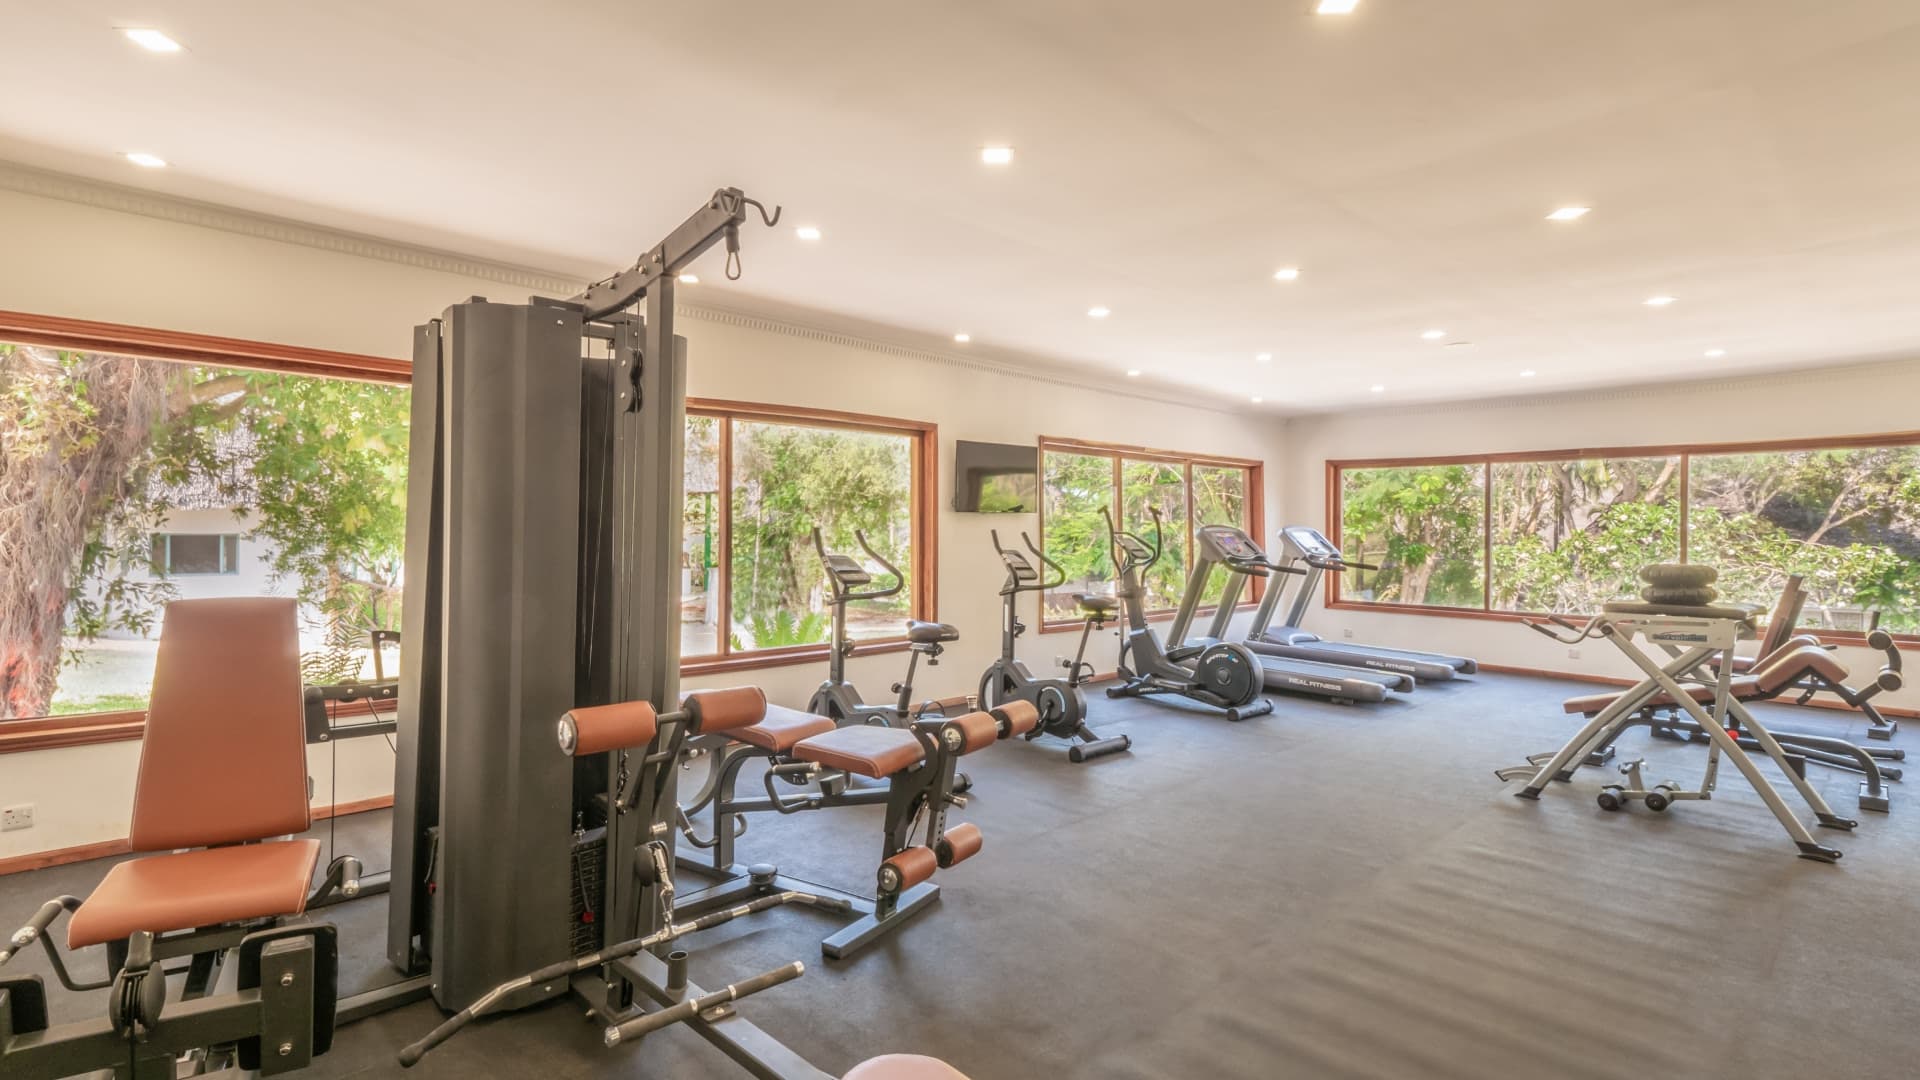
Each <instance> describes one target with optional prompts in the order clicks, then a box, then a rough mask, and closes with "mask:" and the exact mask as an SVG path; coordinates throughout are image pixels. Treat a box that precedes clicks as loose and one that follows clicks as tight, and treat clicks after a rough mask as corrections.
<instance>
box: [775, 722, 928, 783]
mask: <svg viewBox="0 0 1920 1080" xmlns="http://www.w3.org/2000/svg"><path fill="white" fill-rule="evenodd" d="M793 756H794V757H797V758H799V759H800V760H802V761H811V762H815V763H817V764H820V765H825V766H826V767H828V768H829V769H844V770H846V771H847V772H850V773H858V774H860V775H861V776H871V777H873V778H874V779H876V780H877V779H879V778H881V777H885V776H892V775H893V774H894V773H897V772H899V771H900V770H902V769H907V768H911V767H913V766H915V765H918V764H919V763H920V759H921V758H922V757H924V756H925V754H924V752H923V751H922V750H921V749H920V740H919V739H917V738H915V737H914V734H913V732H911V731H905V730H902V729H900V728H890V727H875V726H862V727H843V728H837V729H835V730H833V731H829V732H825V733H824V734H820V735H815V736H813V737H812V738H809V739H802V740H801V741H800V742H798V743H796V744H795V745H794V747H793Z"/></svg>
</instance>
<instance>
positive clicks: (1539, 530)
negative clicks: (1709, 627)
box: [1328, 436, 1920, 638]
mask: <svg viewBox="0 0 1920 1080" xmlns="http://www.w3.org/2000/svg"><path fill="white" fill-rule="evenodd" d="M1916 443H1920V438H1916V437H1912V436H1883V437H1878V438H1872V439H1848V440H1845V441H1844V442H1841V441H1837V440H1836V441H1835V442H1834V443H1829V444H1826V445H1821V444H1817V443H1816V444H1767V445H1759V446H1755V445H1740V446H1725V447H1722V446H1692V447H1678V448H1660V449H1658V450H1639V449H1627V448H1623V449H1619V450H1606V451H1585V452H1582V453H1580V454H1578V455H1571V454H1568V455H1561V454H1550V453H1548V454H1526V455H1518V454H1504V455H1490V456H1486V457H1482V458H1475V459H1446V460H1439V461H1424V462H1423V461H1397V462H1330V463H1329V478H1328V479H1329V483H1330V484H1331V485H1332V490H1333V491H1334V492H1335V493H1336V495H1337V498H1338V506H1337V513H1336V514H1335V521H1334V522H1333V523H1332V524H1333V525H1334V526H1335V527H1337V529H1338V530H1339V531H1338V541H1339V543H1340V545H1341V549H1342V550H1343V551H1345V552H1346V553H1347V554H1348V555H1349V556H1351V557H1353V558H1355V559H1358V560H1361V561H1365V562H1372V563H1378V564H1380V565H1381V567H1382V569H1381V570H1380V571H1378V572H1377V573H1363V572H1361V571H1350V572H1349V573H1348V574H1347V575H1346V576H1345V578H1344V580H1340V581H1337V582H1332V583H1330V589H1331V590H1332V592H1331V594H1330V597H1329V598H1330V600H1331V601H1332V602H1334V603H1346V604H1357V603H1364V604H1378V605H1386V606H1399V607H1406V608H1443V609H1454V610H1460V609H1464V610H1467V611H1476V610H1477V611H1482V612H1488V613H1499V614H1516V613H1523V614H1558V615H1577V614H1583V613H1590V612H1592V611H1594V610H1596V609H1597V608H1598V607H1599V606H1600V605H1601V604H1602V603H1604V602H1605V601H1607V600H1609V599H1612V598H1614V597H1617V596H1622V595H1628V594H1631V593H1632V592H1634V591H1636V590H1637V589H1638V587H1639V584H1638V581H1637V579H1636V574H1637V573H1638V571H1639V569H1640V567H1642V566H1644V565H1646V564H1648V563H1653V562H1672V561H1679V560H1684V561H1688V562H1695V563H1704V564H1710V565H1712V566H1715V567H1718V568H1719V570H1720V580H1719V586H1718V587H1719V589H1720V593H1721V596H1722V597H1724V598H1726V599H1728V600H1732V601H1738V602H1744V603H1753V604H1762V605H1767V604H1771V603H1773V602H1774V601H1775V600H1776V599H1777V598H1778V595H1779V592H1780V590H1781V589H1782V588H1784V587H1785V584H1786V581H1787V579H1788V578H1789V577H1790V576H1793V575H1800V576H1802V577H1803V578H1804V579H1805V582H1806V586H1807V588H1808V590H1809V592H1810V596H1809V601H1808V604H1807V607H1806V611H1805V613H1804V614H1803V616H1802V625H1803V626H1805V627H1808V628H1809V629H1816V630H1821V631H1825V632H1831V633H1835V634H1836V636H1838V637H1840V638H1844V637H1846V636H1847V635H1848V634H1850V633H1858V632H1860V631H1863V630H1864V629H1866V628H1867V626H1868V624H1869V623H1870V621H1871V620H1872V619H1873V618H1875V617H1876V616H1878V617H1879V619H1880V621H1881V625H1882V626H1884V627H1886V628H1887V629H1888V630H1890V631H1893V632H1894V633H1896V634H1899V635H1903V636H1912V635H1916V634H1920V445H1916Z"/></svg>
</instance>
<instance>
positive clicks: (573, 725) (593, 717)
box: [559, 701, 660, 757]
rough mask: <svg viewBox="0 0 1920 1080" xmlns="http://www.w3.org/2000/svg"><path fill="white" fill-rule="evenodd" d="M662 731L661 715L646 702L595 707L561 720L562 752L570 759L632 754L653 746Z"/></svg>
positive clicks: (570, 713)
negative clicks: (623, 752) (622, 752)
mask: <svg viewBox="0 0 1920 1080" xmlns="http://www.w3.org/2000/svg"><path fill="white" fill-rule="evenodd" d="M659 731H660V717H659V714H657V713H655V712H654V711H653V706H652V705H649V704H648V703H646V702H644V701H623V702H621V703H620V704H618V705H592V706H588V707H586V708H581V709H571V710H568V712H567V714H566V715H565V716H562V717H561V718H560V732H559V735H560V749H561V751H562V752H563V753H565V754H566V755H567V756H568V757H587V756H589V755H592V754H604V753H607V752H608V751H612V750H628V749H631V748H633V747H636V746H645V745H647V744H648V743H650V742H652V741H653V737H654V736H655V735H656V734H658V733H659Z"/></svg>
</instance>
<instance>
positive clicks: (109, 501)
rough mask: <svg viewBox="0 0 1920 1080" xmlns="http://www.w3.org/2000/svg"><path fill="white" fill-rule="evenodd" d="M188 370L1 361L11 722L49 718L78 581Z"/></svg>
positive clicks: (1, 558) (3, 671) (6, 674)
mask: <svg viewBox="0 0 1920 1080" xmlns="http://www.w3.org/2000/svg"><path fill="white" fill-rule="evenodd" d="M187 370H189V369H187V368H184V367H181V366H179V365H173V364H165V363H160V362H157V361H150V360H135V359H129V358H126V357H116V356H84V357H81V358H80V359H79V360H78V361H77V363H74V364H72V365H71V366H69V365H66V364H63V363H62V362H61V358H60V357H59V355H58V354H55V353H53V352H50V351H46V350H40V349H33V348H25V347H20V348H15V349H13V350H11V351H10V352H7V353H6V354H5V355H0V387H3V388H4V390H5V393H4V394H0V565H4V566H5V567H6V569H7V572H6V581H5V584H4V585H0V719H12V718H17V717H26V716H41V715H44V714H45V713H46V711H47V706H48V703H49V702H50V701H51V700H52V698H53V693H54V687H55V684H56V683H57V682H58V681H59V675H60V648H61V635H62V632H63V631H64V629H65V623H66V618H65V616H66V609H67V603H68V599H69V590H70V588H71V587H72V577H73V572H74V570H75V568H76V566H77V564H78V562H79V556H80V553H81V552H82V550H83V549H84V548H85V546H86V545H87V544H88V543H89V542H90V541H92V540H94V539H95V538H96V535H97V533H98V530H99V526H100V524H101V522H102V521H103V520H104V518H105V516H106V515H107V514H108V513H109V512H110V511H111V509H112V507H113V505H114V504H115V503H116V502H117V501H119V500H120V499H121V498H123V497H124V496H125V495H126V494H127V493H128V491H129V487H128V485H129V483H130V480H131V478H132V473H133V471H134V466H135V465H136V464H137V463H138V462H139V460H140V458H141V455H142V453H143V452H144V451H145V450H146V448H147V446H148V443H149V440H150V438H151V436H152V433H153V429H154V427H155V426H156V425H157V424H159V423H161V422H162V421H163V420H164V418H165V417H166V415H167V411H168V410H167V402H168V392H169V389H170V387H171V386H172V384H173V382H174V380H176V379H177V378H178V377H179V376H180V374H181V373H184V372H186V371H187Z"/></svg>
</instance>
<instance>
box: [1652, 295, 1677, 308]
mask: <svg viewBox="0 0 1920 1080" xmlns="http://www.w3.org/2000/svg"><path fill="white" fill-rule="evenodd" d="M1678 299H1680V298H1679V297H1677V296H1649V297H1647V300H1646V303H1647V306H1648V307H1666V306H1667V305H1668V304H1671V303H1673V302H1674V301H1676V300H1678Z"/></svg>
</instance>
